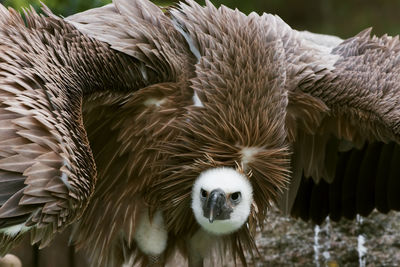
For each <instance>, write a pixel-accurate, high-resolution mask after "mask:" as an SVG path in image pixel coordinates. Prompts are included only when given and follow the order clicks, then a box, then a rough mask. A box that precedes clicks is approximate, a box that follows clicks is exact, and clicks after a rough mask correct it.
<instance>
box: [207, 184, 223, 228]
mask: <svg viewBox="0 0 400 267" xmlns="http://www.w3.org/2000/svg"><path fill="white" fill-rule="evenodd" d="M225 206H226V195H225V192H224V191H222V190H221V189H215V190H213V191H211V192H210V194H209V196H208V199H207V202H206V205H205V209H204V216H205V217H207V218H208V221H209V222H210V223H213V222H214V220H215V218H217V217H218V216H219V215H220V214H221V213H222V212H223V210H224V209H225V208H226V207H225Z"/></svg>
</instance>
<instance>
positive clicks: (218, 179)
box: [192, 168, 253, 235]
mask: <svg viewBox="0 0 400 267" xmlns="http://www.w3.org/2000/svg"><path fill="white" fill-rule="evenodd" d="M252 202H253V188H252V186H251V184H250V182H249V181H248V179H247V177H246V176H245V175H243V174H241V173H239V172H238V171H236V170H234V169H233V168H214V169H209V170H207V171H204V172H202V173H201V174H200V176H199V177H198V178H197V180H196V182H195V184H194V186H193V189H192V210H193V213H194V216H195V218H196V220H197V222H198V223H199V224H200V225H201V226H202V227H203V228H204V229H205V230H207V231H208V232H211V233H213V234H217V235H221V234H229V233H232V232H235V231H236V230H238V229H239V228H240V227H242V226H243V224H244V223H245V222H246V221H247V218H248V217H249V215H250V209H251V203H252ZM210 203H211V204H210ZM210 207H211V208H210Z"/></svg>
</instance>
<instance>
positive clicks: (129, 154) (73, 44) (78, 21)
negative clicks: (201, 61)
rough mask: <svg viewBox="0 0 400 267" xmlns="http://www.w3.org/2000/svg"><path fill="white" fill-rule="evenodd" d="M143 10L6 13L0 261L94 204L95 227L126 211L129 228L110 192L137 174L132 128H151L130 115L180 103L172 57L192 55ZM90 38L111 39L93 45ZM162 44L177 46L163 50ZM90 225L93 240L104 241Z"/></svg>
mask: <svg viewBox="0 0 400 267" xmlns="http://www.w3.org/2000/svg"><path fill="white" fill-rule="evenodd" d="M141 2H142V1H136V2H134V3H130V4H129V6H128V4H127V1H122V0H121V1H115V3H114V4H111V5H108V6H106V7H104V8H102V9H99V10H92V11H88V12H87V13H84V14H78V15H75V16H73V17H70V18H68V20H67V21H66V20H63V19H61V18H58V17H56V16H54V15H52V14H51V12H50V11H48V10H46V9H45V11H46V13H47V15H48V17H45V16H41V15H37V14H36V13H35V12H34V11H33V10H32V11H28V12H26V14H25V15H26V16H25V19H26V24H25V22H24V20H23V19H22V18H21V16H20V15H19V14H17V13H16V12H15V11H13V10H6V9H5V8H4V7H3V6H0V100H1V101H0V248H1V249H0V254H2V253H5V252H6V251H7V250H8V249H9V247H10V246H11V245H13V244H14V243H15V241H16V240H17V239H19V237H20V236H21V235H22V234H23V233H24V232H26V231H28V230H29V231H31V232H32V233H33V235H32V241H33V242H39V241H40V242H41V245H42V246H44V245H46V244H48V242H49V241H50V240H51V238H52V236H53V234H54V233H56V232H57V231H61V230H63V229H64V228H65V227H66V226H67V225H68V224H70V223H72V222H74V221H76V220H77V219H78V218H79V217H80V216H81V215H82V213H83V212H84V210H85V209H86V207H87V206H88V203H89V202H90V200H93V201H92V202H93V203H94V204H93V205H92V204H89V208H88V209H87V210H88V212H87V213H86V214H85V215H84V216H83V221H84V223H92V225H96V227H97V226H99V225H100V223H99V224H95V223H96V222H98V221H102V220H105V218H110V216H111V214H113V215H115V214H116V216H119V215H121V214H119V213H118V212H117V210H118V209H119V208H121V210H120V211H121V212H123V213H125V216H122V217H123V218H124V219H123V222H121V225H122V226H123V225H125V224H129V223H132V220H133V219H132V218H127V216H126V214H128V213H127V211H126V210H122V208H123V207H122V206H121V205H123V204H125V205H127V203H123V204H121V203H120V202H117V204H116V205H117V206H106V207H104V201H103V199H102V197H104V195H105V193H104V192H105V191H104V190H105V189H106V188H108V187H110V186H112V185H118V184H119V183H118V181H119V180H118V179H120V178H121V177H124V178H128V177H129V175H128V174H131V171H132V170H131V169H130V166H132V161H131V160H132V159H133V158H134V157H133V155H134V153H135V152H136V151H135V141H137V140H136V139H135V137H133V136H132V134H131V130H132V129H133V128H132V127H144V123H142V124H140V123H139V124H135V121H134V119H135V118H136V117H134V116H133V114H135V116H139V115H140V114H141V115H142V117H144V119H149V118H155V117H156V116H152V117H146V116H143V114H144V113H146V112H148V110H155V108H154V107H155V106H156V107H157V104H159V103H158V102H157V99H158V98H162V97H165V96H170V95H174V94H175V92H176V88H177V86H176V85H175V84H176V83H177V81H178V80H179V79H180V77H181V76H182V75H184V74H182V73H179V72H175V71H174V68H173V67H174V64H175V65H176V64H180V65H182V64H185V60H182V59H179V60H177V61H175V62H174V61H173V60H167V59H168V57H170V56H171V53H172V52H171V51H173V52H174V53H175V54H178V55H179V53H180V52H179V51H180V50H182V51H186V50H187V49H186V47H185V45H184V44H185V42H184V40H183V39H179V38H181V37H179V36H180V35H179V33H178V32H176V31H175V30H174V29H173V27H172V25H171V24H170V23H169V24H168V23H167V24H165V25H164V24H163V23H164V22H165V21H166V17H165V16H164V15H163V13H162V12H161V11H160V10H159V9H155V8H154V7H155V6H153V5H152V4H150V3H147V2H146V3H141ZM142 4H143V5H142ZM124 12H125V13H124ZM104 29H106V30H104ZM88 32H91V33H92V34H91V36H92V37H98V36H97V34H98V33H101V32H107V33H108V35H107V34H105V35H104V36H103V37H102V38H97V39H92V38H91V37H89V36H88V35H86V34H85V33H88ZM177 36H178V37H177ZM160 38H169V39H168V40H170V41H169V42H165V43H166V44H167V45H165V46H164V45H163V44H162V42H161V39H160ZM174 38H178V39H177V40H175V39H174ZM171 40H172V41H171ZM102 41H103V42H102ZM105 42H107V43H105ZM110 47H112V48H113V49H111V48H110ZM116 50H120V51H122V52H124V53H121V52H118V51H116ZM181 53H184V52H181ZM182 58H189V57H187V56H186V55H185V56H183V55H182ZM188 60H189V59H188ZM153 85H155V86H153ZM142 88H147V89H143V90H141V91H140V92H141V93H138V94H134V92H135V91H137V90H139V89H142ZM157 97H158V98H157ZM149 99H150V100H149ZM154 99H156V100H154ZM146 100H147V102H146ZM161 100H162V99H161ZM166 102H168V101H166ZM169 102H171V100H170V101H169ZM82 105H83V107H82ZM138 107H139V111H138ZM82 110H83V113H82ZM172 113H173V111H170V113H168V114H172ZM147 122H148V121H147ZM153 123H157V121H153ZM124 129H125V130H124ZM86 132H88V134H87V133H86ZM144 134H146V133H143V135H144ZM88 136H89V137H88ZM89 142H90V146H89ZM92 151H93V152H94V156H92ZM95 162H96V164H97V167H98V175H96V167H95ZM141 168H143V166H141ZM96 177H97V178H98V179H97V180H98V183H97V185H96V189H95V184H96ZM107 177H111V178H112V179H111V180H110V179H109V180H107V179H106V178H107ZM104 181H105V182H104ZM110 181H111V184H110ZM136 181H137V180H136ZM138 183H144V182H143V181H140V182H138ZM121 184H122V185H126V184H124V183H122V182H121ZM97 188H100V189H97ZM136 188H140V185H136V184H132V185H131V188H130V190H129V193H133V192H134V191H135V190H136ZM112 189H113V190H115V191H117V190H118V188H116V187H112ZM99 190H100V192H98V191H99ZM102 190H103V191H102ZM95 191H96V193H95V194H94V192H95ZM118 194H120V193H118ZM114 196H115V194H114ZM119 196H120V195H119ZM110 202H112V201H110ZM130 206H132V207H133V209H134V208H135V205H130ZM99 207H100V212H99V210H96V208H99ZM107 211H108V213H107ZM135 214H136V213H135V212H133V214H130V215H131V217H134V216H135ZM102 222H103V223H104V222H105V221H102ZM102 225H106V224H105V223H104V224H102ZM90 226H91V225H87V226H86V227H87V229H89V230H87V232H86V234H88V232H89V231H90V233H91V234H92V238H97V237H98V235H96V236H95V237H93V231H94V230H93V229H94V228H90ZM129 226H132V224H130V225H129ZM106 227H109V225H107V226H106ZM129 229H132V227H130V228H129ZM96 230H97V229H96ZM82 231H83V232H84V234H82V237H85V228H83V230H82ZM109 232H111V233H110V235H112V234H115V233H114V232H112V231H109ZM115 232H116V231H115ZM103 234H104V233H103ZM100 236H101V235H100ZM102 237H103V236H102ZM97 240H98V238H97ZM86 241H87V242H91V241H93V240H92V239H88V240H86ZM93 244H95V246H102V244H98V243H93Z"/></svg>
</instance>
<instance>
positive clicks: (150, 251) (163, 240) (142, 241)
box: [134, 209, 168, 256]
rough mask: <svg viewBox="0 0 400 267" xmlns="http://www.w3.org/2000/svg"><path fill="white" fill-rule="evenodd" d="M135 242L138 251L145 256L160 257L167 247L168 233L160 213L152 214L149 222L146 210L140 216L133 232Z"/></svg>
mask: <svg viewBox="0 0 400 267" xmlns="http://www.w3.org/2000/svg"><path fill="white" fill-rule="evenodd" d="M134 238H135V240H136V243H137V245H138V247H139V248H140V250H141V251H142V252H143V253H145V254H146V255H150V256H157V255H160V254H161V253H162V252H163V251H164V250H165V248H166V247H167V239H168V232H167V230H166V229H165V224H164V218H163V216H162V213H161V211H157V212H156V213H155V214H154V217H153V220H152V221H150V218H149V214H148V211H147V209H146V210H145V211H144V212H143V213H142V214H141V218H140V221H139V225H138V227H137V229H136V232H135V237H134Z"/></svg>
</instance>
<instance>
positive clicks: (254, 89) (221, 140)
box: [0, 0, 400, 266]
mask: <svg viewBox="0 0 400 267" xmlns="http://www.w3.org/2000/svg"><path fill="white" fill-rule="evenodd" d="M45 12H46V14H47V17H46V16H40V15H37V14H36V13H35V12H34V11H29V12H26V21H27V23H26V24H25V23H24V21H23V20H22V18H21V17H20V15H18V14H17V13H16V12H15V11H13V10H6V9H5V8H4V7H2V6H1V9H0V99H1V101H0V119H1V121H0V172H1V173H0V206H1V207H0V228H2V229H7V231H11V230H13V231H14V234H13V235H11V234H10V233H9V232H5V230H3V231H2V232H0V253H2V254H4V253H5V252H7V251H8V250H9V248H10V247H11V246H12V245H14V244H15V243H16V242H17V240H18V239H19V238H20V237H21V236H22V235H23V234H24V233H25V232H26V231H30V232H31V233H32V241H33V242H40V243H41V245H42V246H45V245H47V244H48V243H49V241H50V240H51V239H52V237H53V236H54V234H55V233H56V232H59V231H62V230H63V229H64V228H65V227H66V226H67V225H69V224H71V223H75V234H74V238H75V239H74V240H75V242H76V243H77V244H78V245H80V246H81V247H85V248H87V249H88V250H89V251H90V252H91V254H90V255H91V259H92V264H93V266H105V265H107V266H121V264H122V263H123V262H126V261H129V260H132V261H133V262H140V263H142V264H143V265H148V264H149V263H156V264H161V265H162V264H166V263H168V262H169V260H170V259H171V258H172V257H173V256H175V254H176V253H177V252H179V253H181V254H182V255H183V256H184V257H187V258H189V261H190V263H191V264H192V265H194V264H195V262H194V261H191V259H193V258H196V257H197V258H202V257H204V256H205V253H206V251H205V250H203V249H204V248H209V247H211V246H213V245H214V244H216V245H217V246H219V248H220V249H225V248H226V249H228V251H229V252H230V253H231V254H232V255H233V257H234V258H235V259H236V257H238V258H239V259H240V260H241V261H242V263H243V264H246V260H245V257H244V254H245V253H246V251H247V252H249V253H253V252H254V251H256V245H255V242H254V233H255V229H256V226H260V227H262V224H263V222H264V220H265V218H266V216H267V211H268V207H269V206H270V204H271V203H272V202H279V203H280V204H281V205H282V209H283V210H284V211H285V212H291V213H292V214H293V215H295V216H299V217H301V218H303V219H306V220H308V219H309V218H311V219H312V220H314V221H315V222H321V221H322V219H323V218H325V217H326V216H327V215H330V216H331V217H333V218H335V219H339V218H340V217H342V216H346V217H350V218H351V217H353V216H354V215H355V214H356V213H357V212H359V213H361V214H364V215H366V214H368V213H369V212H370V211H371V209H372V208H373V207H378V209H380V210H382V211H387V210H389V209H399V208H400V207H399V206H400V204H399V203H400V199H399V194H397V193H396V188H398V187H396V186H397V185H398V184H399V183H400V179H398V175H397V172H398V171H399V168H398V167H396V165H397V164H396V163H397V158H398V157H399V155H400V153H399V152H398V150H399V148H398V145H397V143H398V142H399V133H400V128H399V127H400V113H399V112H400V110H399V109H400V106H399V105H398V102H399V96H400V93H399V90H398V87H399V82H398V79H399V78H398V77H399V70H400V67H399V64H398V59H397V58H398V57H399V47H400V45H399V41H398V39H397V38H392V37H388V36H383V37H382V38H378V37H375V36H374V37H370V32H369V31H365V32H362V33H360V34H359V35H357V36H355V37H354V38H351V39H349V40H346V41H343V42H342V40H340V39H338V38H335V37H329V36H319V35H315V34H311V33H307V32H297V31H295V30H292V29H291V28H290V27H289V26H288V25H286V24H285V23H284V22H283V21H282V20H281V19H279V17H276V16H272V15H269V14H263V15H262V16H259V15H257V14H255V13H251V14H250V15H249V16H246V15H244V14H243V13H241V12H239V11H237V10H235V11H234V10H231V9H228V8H226V7H221V8H219V9H217V8H215V7H214V6H213V5H212V4H211V3H209V2H208V3H207V4H206V6H205V7H201V6H199V5H198V4H196V3H194V2H193V1H191V0H188V1H187V3H186V4H184V3H181V4H179V5H178V6H176V7H172V8H170V9H168V10H166V12H163V11H162V10H161V9H159V8H158V7H157V6H155V5H153V4H151V3H150V2H148V1H146V0H132V1H129V0H115V1H114V3H113V4H110V5H107V6H105V7H102V8H98V9H92V10H89V11H86V12H83V13H80V14H77V15H74V16H71V17H69V18H67V19H65V20H64V19H61V18H59V17H56V16H55V15H53V14H52V13H51V12H50V11H49V10H47V9H46V8H45ZM389 141H392V143H389V144H382V143H378V142H389ZM89 144H90V145H89ZM360 148H362V149H361V150H359V149H360ZM246 149H250V150H251V151H252V152H253V153H252V154H251V155H250V156H248V155H247V156H245V155H244V154H243V153H244V152H243V151H245V150H246ZM92 155H93V156H92ZM389 159H391V160H389ZM95 166H96V167H95ZM213 167H232V168H235V169H237V170H238V171H239V172H241V173H243V174H244V175H246V177H247V178H248V179H249V181H250V182H251V184H252V186H253V190H254V192H253V193H254V203H253V204H252V209H251V214H250V216H249V219H248V223H246V224H245V225H244V226H243V227H242V228H241V229H240V230H238V231H237V232H235V233H232V234H229V235H225V236H212V235H209V234H207V233H204V234H203V232H202V230H201V229H200V226H199V225H198V224H197V222H196V221H195V219H194V216H193V213H192V210H191V208H190V206H191V190H192V186H193V184H194V181H195V180H196V178H197V177H198V176H199V174H200V173H201V172H203V171H205V170H207V169H210V168H213ZM96 168H97V170H96ZM310 178H312V179H310ZM371 184H374V185H375V186H371ZM148 211H149V214H150V217H151V216H153V215H154V213H155V212H156V211H161V212H162V214H163V217H164V220H165V228H166V230H167V232H168V241H167V248H166V250H165V251H164V253H163V254H162V255H158V256H157V257H151V256H146V255H144V254H143V253H142V252H140V250H139V249H138V246H137V244H136V243H135V240H134V238H135V232H136V230H135V229H136V226H137V225H138V221H139V220H140V219H141V218H142V217H141V216H143V214H144V212H148ZM21 224H23V227H22V226H20V228H21V227H22V228H21V229H20V231H17V230H16V228H15V227H14V228H7V227H10V226H15V225H21ZM27 227H30V228H29V229H28V228H27ZM10 229H11V230H10ZM199 237H203V239H202V242H203V241H204V240H206V239H207V238H208V239H207V240H206V241H207V242H206V241H204V242H205V243H204V244H203V243H202V244H201V245H200V244H199V245H198V246H193V242H194V241H193V240H200V239H201V238H199ZM131 255H133V256H132V257H131ZM149 261H150V262H149ZM198 262H200V263H201V261H198Z"/></svg>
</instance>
